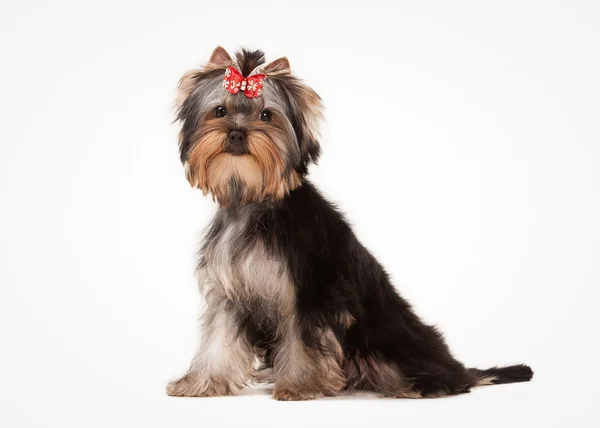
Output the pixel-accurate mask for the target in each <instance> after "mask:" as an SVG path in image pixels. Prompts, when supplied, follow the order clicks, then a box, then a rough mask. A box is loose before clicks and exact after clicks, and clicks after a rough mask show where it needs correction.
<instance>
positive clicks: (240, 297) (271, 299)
mask: <svg viewBox="0 0 600 428" xmlns="http://www.w3.org/2000/svg"><path fill="white" fill-rule="evenodd" d="M248 221H249V220H248V219H240V220H238V221H234V222H230V223H228V224H227V225H226V226H224V227H223V229H222V230H221V231H220V232H219V233H218V234H216V235H215V236H213V237H211V238H210V240H209V241H208V242H207V245H206V247H205V251H204V254H203V257H204V264H205V269H206V273H207V274H208V276H209V278H210V280H211V281H212V285H211V288H212V287H215V288H217V289H218V290H220V291H221V292H223V293H224V294H225V295H226V296H227V297H228V298H229V299H230V300H232V301H233V302H239V303H241V304H244V303H249V302H252V303H258V304H259V305H260V306H261V307H263V308H265V309H267V308H269V309H274V310H276V311H277V312H281V311H286V310H289V309H290V308H291V307H293V304H294V287H293V284H292V283H291V281H290V275H289V271H288V269H287V265H286V263H285V261H284V260H283V259H282V258H280V257H277V256H276V255H274V254H272V253H270V252H269V251H268V250H267V247H266V246H265V245H264V243H263V241H262V240H261V239H260V238H257V237H255V236H251V235H250V234H249V233H248V230H249V228H248Z"/></svg>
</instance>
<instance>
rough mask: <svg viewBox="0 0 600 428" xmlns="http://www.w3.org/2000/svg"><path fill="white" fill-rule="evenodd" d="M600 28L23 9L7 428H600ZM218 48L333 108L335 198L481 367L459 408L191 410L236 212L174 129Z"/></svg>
mask: <svg viewBox="0 0 600 428" xmlns="http://www.w3.org/2000/svg"><path fill="white" fill-rule="evenodd" d="M599 20H600V10H599V4H598V2H594V1H589V2H584V1H522V0H521V1H506V0H503V1H497V2H490V1H486V2H482V1H454V2H444V1H438V2H430V1H418V2H417V1H401V2H400V1H391V0H390V1H389V2H382V1H374V0H370V1H366V2H365V1H360V2H354V1H345V2H341V1H340V2H337V3H334V2H326V1H316V2H310V1H303V2H300V1H297V2H288V3H284V2H283V1H263V0H257V1H245V2H241V1H235V0H224V1H211V2H204V1H199V0H195V1H187V2H179V1H169V2H163V3H162V4H158V2H152V1H139V2H132V1H128V2H124V1H99V2H77V1H52V2H41V1H27V2H12V4H8V2H3V3H2V6H1V10H0V48H1V49H0V52H1V54H0V55H1V56H0V58H1V59H0V61H1V66H0V75H1V79H0V94H1V97H0V121H1V126H0V179H1V180H0V190H1V193H0V201H1V211H0V216H1V222H0V253H1V254H0V256H1V258H0V260H1V261H0V287H1V288H0V400H1V401H0V425H2V426H5V427H29V426H60V427H96V426H98V427H107V426H111V427H121V426H123V427H133V426H142V427H178V426H182V427H198V426H235V427H241V426H244V427H250V426H277V427H281V426H284V427H295V426H322V425H325V424H332V426H404V427H417V426H433V425H434V424H435V425H437V426H440V424H444V426H460V427H470V426H478V427H479V426H491V427H496V426H498V427H506V426H545V427H546V426H566V425H569V424H572V425H573V426H582V427H583V426H598V425H597V424H598V416H597V414H598V413H597V410H595V409H594V407H593V406H594V404H595V401H596V400H597V395H598V381H599V380H600V379H599V375H598V371H597V363H598V352H597V350H596V348H597V342H598V333H597V326H598V322H599V321H600V319H599V315H598V309H597V307H598V296H599V293H598V287H599V286H600V274H599V267H598V261H599V257H600V227H599V224H598V220H599V219H600V202H599V198H600V172H599V170H598V165H599V162H600V125H599V121H598V119H599V117H600V101H599V100H600V84H599V80H598V79H599V77H598V76H600V62H599V55H598V52H599V42H600V26H599V25H598V22H599ZM218 44H221V45H223V46H224V47H226V48H227V49H228V50H230V51H232V50H234V49H235V48H237V47H239V46H247V47H251V48H261V49H263V50H264V51H265V52H266V53H267V56H268V58H269V59H270V60H273V59H276V58H278V57H279V56H282V55H286V56H288V58H289V59H290V62H291V64H292V68H293V70H294V71H295V72H296V74H297V75H298V76H300V77H302V78H304V79H306V80H307V81H308V82H309V84H311V85H312V86H313V87H314V88H315V90H316V91H317V92H318V93H319V94H320V95H321V96H322V98H323V100H324V103H325V105H326V107H327V111H326V116H327V119H328V120H327V124H326V125H325V126H324V128H323V139H322V146H323V149H324V155H323V157H322V161H321V162H320V164H319V165H318V166H317V167H313V168H312V174H311V175H312V178H313V180H314V182H315V183H316V184H317V185H318V186H319V187H320V188H321V189H323V191H324V192H325V194H326V195H327V196H328V197H329V198H331V199H332V200H334V201H337V202H338V203H339V206H340V207H341V208H342V209H343V211H344V212H346V213H347V215H348V218H349V219H350V220H351V222H352V223H353V225H354V227H355V230H356V233H357V234H358V236H359V237H360V238H361V239H362V241H363V242H364V243H365V245H366V246H367V247H368V248H370V249H371V250H372V251H373V252H374V254H375V255H376V256H377V257H379V258H380V260H381V261H382V262H383V264H384V265H385V266H387V268H388V270H389V271H390V273H391V274H392V276H393V278H394V281H395V284H397V286H398V288H399V289H400V290H401V292H402V293H403V295H404V296H405V297H407V298H408V299H409V300H410V301H411V302H412V303H413V304H414V306H415V307H416V309H417V311H418V312H419V313H420V314H421V315H422V316H423V318H424V319H425V320H426V321H428V322H430V323H435V324H437V325H439V326H440V327H441V328H442V330H443V331H444V332H445V333H446V337H447V339H448V342H449V343H450V345H451V348H452V349H453V351H454V352H455V354H456V356H457V357H458V358H460V359H461V360H462V361H464V362H465V364H467V365H468V366H477V367H481V368H485V367H488V366H491V365H496V364H510V363H518V362H525V363H528V364H530V365H531V366H532V367H533V369H534V370H535V372H536V374H535V377H534V380H533V382H531V383H528V384H517V385H505V386H496V387H486V388H478V389H476V390H474V391H473V392H472V393H471V394H467V395H463V396H459V397H453V398H448V399H439V400H389V399H376V398H373V397H360V398H348V397H344V398H333V399H322V400H318V401H314V402H302V403H280V402H276V401H273V400H272V399H271V398H270V396H269V390H268V389H267V390H258V391H253V392H251V393H249V394H248V395H246V396H243V397H225V398H213V399H177V398H170V397H167V396H166V394H165V385H166V383H167V382H168V381H169V380H170V379H172V378H174V377H175V376H177V375H179V374H181V373H182V372H183V371H184V370H185V368H186V367H187V364H188V363H189V360H190V359H191V357H192V355H193V352H194V349H195V347H196V344H197V339H196V338H197V332H196V319H197V316H198V308H199V304H200V299H199V297H198V293H197V290H196V286H195V282H194V277H193V270H194V262H195V251H196V249H197V246H198V241H199V238H200V236H201V231H202V228H203V227H204V226H205V225H206V224H207V222H208V221H209V219H210V218H211V215H212V213H213V212H214V210H215V206H214V205H213V203H212V202H211V201H210V199H209V198H202V196H201V193H200V192H199V191H197V190H192V189H190V188H189V186H188V184H187V181H186V180H185V178H184V174H183V169H182V167H181V165H180V163H179V159H178V151H177V143H176V140H177V138H176V135H177V132H178V130H177V126H176V125H174V124H172V123H171V121H172V119H173V114H172V110H171V106H172V100H173V98H174V90H175V86H176V83H177V80H178V79H179V77H180V76H181V75H182V74H183V73H184V72H185V71H186V70H188V69H190V68H193V67H196V66H198V65H200V64H202V63H204V62H206V60H207V59H208V57H209V55H210V53H211V51H212V50H213V48H214V47H215V46H217V45H218Z"/></svg>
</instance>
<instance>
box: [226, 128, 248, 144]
mask: <svg viewBox="0 0 600 428" xmlns="http://www.w3.org/2000/svg"><path fill="white" fill-rule="evenodd" d="M228 138H229V142H230V143H231V144H234V145H241V144H244V143H245V142H246V132H244V131H239V130H237V129H236V130H234V131H230V132H229V136H228Z"/></svg>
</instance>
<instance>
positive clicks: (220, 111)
mask: <svg viewBox="0 0 600 428" xmlns="http://www.w3.org/2000/svg"><path fill="white" fill-rule="evenodd" d="M226 114H227V110H225V107H223V106H219V107H217V108H216V109H215V117H223V116H225V115H226Z"/></svg>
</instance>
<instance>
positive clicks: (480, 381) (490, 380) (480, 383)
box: [476, 376, 498, 386]
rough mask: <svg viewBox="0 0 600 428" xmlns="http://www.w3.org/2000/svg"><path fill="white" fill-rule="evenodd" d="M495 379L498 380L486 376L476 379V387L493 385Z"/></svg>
mask: <svg viewBox="0 0 600 428" xmlns="http://www.w3.org/2000/svg"><path fill="white" fill-rule="evenodd" d="M496 379H498V378H497V377H496V376H486V377H483V378H481V379H477V385H476V386H484V385H493V384H494V381H495V380H496Z"/></svg>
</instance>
